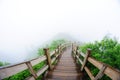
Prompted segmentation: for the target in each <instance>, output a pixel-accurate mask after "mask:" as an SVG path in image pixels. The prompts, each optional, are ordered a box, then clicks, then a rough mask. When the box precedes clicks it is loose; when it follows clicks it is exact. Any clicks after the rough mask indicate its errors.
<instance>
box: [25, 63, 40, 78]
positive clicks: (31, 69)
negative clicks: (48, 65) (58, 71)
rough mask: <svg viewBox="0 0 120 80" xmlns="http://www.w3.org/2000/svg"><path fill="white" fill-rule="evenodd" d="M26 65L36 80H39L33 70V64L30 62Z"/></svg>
mask: <svg viewBox="0 0 120 80" xmlns="http://www.w3.org/2000/svg"><path fill="white" fill-rule="evenodd" d="M26 65H27V66H28V69H29V71H30V73H31V74H32V75H33V77H34V79H37V77H38V76H37V74H36V73H35V71H34V70H33V68H32V65H31V63H30V62H26Z"/></svg>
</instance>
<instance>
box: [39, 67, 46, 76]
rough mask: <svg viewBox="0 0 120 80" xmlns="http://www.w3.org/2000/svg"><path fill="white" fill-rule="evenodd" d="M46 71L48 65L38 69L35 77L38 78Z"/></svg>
mask: <svg viewBox="0 0 120 80" xmlns="http://www.w3.org/2000/svg"><path fill="white" fill-rule="evenodd" d="M47 69H48V65H46V66H44V67H43V68H42V69H40V70H39V71H38V72H37V76H40V75H41V74H43V73H44V72H45V71H46V70H47Z"/></svg>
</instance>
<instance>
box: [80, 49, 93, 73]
mask: <svg viewBox="0 0 120 80" xmlns="http://www.w3.org/2000/svg"><path fill="white" fill-rule="evenodd" d="M90 53H91V50H90V49H87V54H86V56H85V58H84V61H83V65H82V67H81V71H83V69H84V66H85V65H86V62H87V59H88V57H89V55H90Z"/></svg>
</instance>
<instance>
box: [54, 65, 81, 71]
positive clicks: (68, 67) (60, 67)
mask: <svg viewBox="0 0 120 80" xmlns="http://www.w3.org/2000/svg"><path fill="white" fill-rule="evenodd" d="M55 69H58V70H80V68H78V67H74V66H67V67H65V66H56V67H55Z"/></svg>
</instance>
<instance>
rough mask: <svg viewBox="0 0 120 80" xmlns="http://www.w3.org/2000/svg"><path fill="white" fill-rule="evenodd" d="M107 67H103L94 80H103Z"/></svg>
mask: <svg viewBox="0 0 120 80" xmlns="http://www.w3.org/2000/svg"><path fill="white" fill-rule="evenodd" d="M106 67H107V66H106V65H103V67H102V68H101V69H100V71H99V73H98V74H97V75H96V76H95V79H94V80H99V79H101V78H102V76H103V75H104V71H105V69H106Z"/></svg>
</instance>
